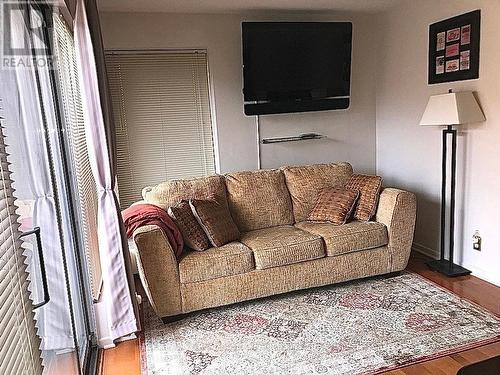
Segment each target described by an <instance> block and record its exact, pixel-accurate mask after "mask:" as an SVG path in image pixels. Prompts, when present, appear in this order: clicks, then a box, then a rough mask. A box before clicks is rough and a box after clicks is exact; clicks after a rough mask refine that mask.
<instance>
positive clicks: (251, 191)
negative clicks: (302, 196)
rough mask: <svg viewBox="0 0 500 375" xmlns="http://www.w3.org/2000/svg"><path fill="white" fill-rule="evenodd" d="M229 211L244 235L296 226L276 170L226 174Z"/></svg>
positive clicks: (283, 184) (283, 178)
mask: <svg viewBox="0 0 500 375" xmlns="http://www.w3.org/2000/svg"><path fill="white" fill-rule="evenodd" d="M225 178H226V187H227V193H228V202H229V209H230V210H231V215H232V216H233V219H234V221H235V222H236V225H237V226H238V228H239V229H240V231H242V232H248V231H251V230H255V229H261V228H268V227H274V226H278V225H290V224H293V213H292V202H291V200H290V194H289V193H288V189H287V187H286V183H285V176H284V175H283V172H282V171H280V170H277V169H272V170H260V171H251V172H236V173H229V174H226V176H225Z"/></svg>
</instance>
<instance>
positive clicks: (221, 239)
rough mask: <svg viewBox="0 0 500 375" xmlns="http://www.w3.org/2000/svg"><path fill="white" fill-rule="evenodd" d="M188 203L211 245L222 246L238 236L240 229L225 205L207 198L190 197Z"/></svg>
mask: <svg viewBox="0 0 500 375" xmlns="http://www.w3.org/2000/svg"><path fill="white" fill-rule="evenodd" d="M189 205H190V206H191V210H192V212H193V215H194V217H195V218H196V220H198V223H199V224H200V226H201V227H202V228H203V231H204V232H205V234H206V235H207V237H208V239H209V240H210V243H211V244H212V245H213V246H222V245H225V244H227V243H229V242H232V241H236V240H238V239H239V238H240V231H239V230H238V227H237V226H236V224H235V223H234V221H233V219H232V218H231V213H230V212H229V209H228V208H227V206H226V205H224V204H220V203H219V202H216V201H213V200H207V199H190V200H189Z"/></svg>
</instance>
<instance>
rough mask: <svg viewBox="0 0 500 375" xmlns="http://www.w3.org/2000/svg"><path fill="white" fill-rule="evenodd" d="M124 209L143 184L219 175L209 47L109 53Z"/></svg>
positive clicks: (144, 185) (109, 74)
mask: <svg viewBox="0 0 500 375" xmlns="http://www.w3.org/2000/svg"><path fill="white" fill-rule="evenodd" d="M106 66H107V71H108V80H109V87H110V94H111V99H112V107H113V116H114V122H115V128H116V130H115V132H116V145H117V174H118V192H119V196H120V203H121V206H122V208H125V207H128V206H129V205H130V204H131V203H133V202H134V201H137V200H140V199H141V191H142V189H143V188H144V187H146V186H150V185H155V184H158V183H160V182H163V181H166V180H169V179H175V178H186V177H196V176H203V175H208V174H213V173H215V157H214V142H213V133H212V118H211V112H210V95H209V83H208V67H207V54H206V51H183V52H158V53H157V52H144V53H141V52H134V53H126V52H109V53H107V55H106Z"/></svg>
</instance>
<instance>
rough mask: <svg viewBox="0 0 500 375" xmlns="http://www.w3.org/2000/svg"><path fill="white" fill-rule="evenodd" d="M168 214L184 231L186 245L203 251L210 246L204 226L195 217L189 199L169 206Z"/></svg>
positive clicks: (183, 236) (182, 231)
mask: <svg viewBox="0 0 500 375" xmlns="http://www.w3.org/2000/svg"><path fill="white" fill-rule="evenodd" d="M168 215H169V216H170V217H171V218H172V220H173V221H174V223H175V225H177V228H179V230H180V231H181V233H182V238H183V239H184V243H185V244H186V246H188V247H189V248H191V249H193V250H197V251H203V250H206V249H208V248H209V247H210V242H209V240H208V237H207V235H206V234H205V232H204V231H203V228H202V227H201V226H200V223H198V220H196V218H195V217H194V214H193V211H192V210H191V206H190V205H189V202H188V201H185V200H183V201H180V202H179V203H177V204H176V205H175V206H172V207H169V208H168Z"/></svg>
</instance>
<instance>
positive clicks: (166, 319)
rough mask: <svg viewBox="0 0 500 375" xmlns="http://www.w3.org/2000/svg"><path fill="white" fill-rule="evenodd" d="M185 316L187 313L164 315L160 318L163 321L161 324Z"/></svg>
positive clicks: (175, 320)
mask: <svg viewBox="0 0 500 375" xmlns="http://www.w3.org/2000/svg"><path fill="white" fill-rule="evenodd" d="M186 316H187V314H179V315H172V316H164V317H163V318H161V321H162V322H163V324H168V323H173V322H177V321H178V320H182V319H184V318H185V317H186Z"/></svg>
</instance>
